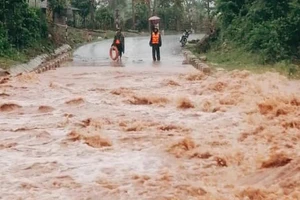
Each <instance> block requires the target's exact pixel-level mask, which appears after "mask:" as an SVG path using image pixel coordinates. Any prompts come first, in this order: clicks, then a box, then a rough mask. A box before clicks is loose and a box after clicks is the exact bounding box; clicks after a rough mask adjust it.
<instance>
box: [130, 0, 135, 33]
mask: <svg viewBox="0 0 300 200" xmlns="http://www.w3.org/2000/svg"><path fill="white" fill-rule="evenodd" d="M131 2H132V29H133V30H135V0H132V1H131Z"/></svg>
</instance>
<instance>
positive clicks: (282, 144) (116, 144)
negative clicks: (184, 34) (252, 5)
mask: <svg viewBox="0 0 300 200" xmlns="http://www.w3.org/2000/svg"><path fill="white" fill-rule="evenodd" d="M178 38H179V36H164V37H163V48H162V53H161V54H162V61H161V62H160V63H153V62H152V58H151V49H150V47H149V45H148V41H149V39H148V38H126V52H125V53H126V54H125V57H124V59H123V61H122V63H114V62H111V61H110V60H109V59H108V48H109V46H110V44H111V40H110V41H109V40H107V41H103V42H97V43H92V44H88V45H85V46H82V47H80V48H79V49H78V50H77V51H76V52H75V54H74V60H73V62H71V63H68V66H66V67H63V68H59V69H57V70H53V71H48V72H45V73H43V74H38V75H37V74H24V75H21V76H18V77H15V78H11V79H10V80H8V81H7V82H5V81H3V82H2V83H1V84H0V181H1V182H0V185H1V187H0V199H7V200H17V199H26V200H27V199H28V200H29V199H37V200H40V199H43V200H44V199H45V200H50V199H54V200H66V199H71V200H73V199H74V200H246V199H247V200H249V199H250V200H275V199H276V200H281V199H282V200H287V199H288V200H296V199H297V200H298V199H300V187H299V185H300V182H299V180H300V173H299V163H300V158H299V157H300V155H299V154H300V153H299V152H300V145H299V141H300V122H299V119H300V112H299V111H300V109H299V107H300V97H299V92H300V84H299V81H289V80H287V79H286V78H284V77H282V76H280V75H278V74H275V73H267V74H262V75H252V74H250V73H249V72H246V71H241V72H240V71H233V72H230V73H229V72H219V73H216V74H214V75H212V76H206V75H204V74H202V73H200V72H197V71H196V70H195V69H194V68H192V67H191V66H190V65H182V64H181V63H182V60H183V57H182V56H181V54H180V47H179V43H178Z"/></svg>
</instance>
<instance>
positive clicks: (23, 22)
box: [0, 0, 47, 55]
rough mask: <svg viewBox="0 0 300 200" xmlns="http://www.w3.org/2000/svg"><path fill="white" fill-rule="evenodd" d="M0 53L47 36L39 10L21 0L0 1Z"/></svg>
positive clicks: (2, 53)
mask: <svg viewBox="0 0 300 200" xmlns="http://www.w3.org/2000/svg"><path fill="white" fill-rule="evenodd" d="M0 8H1V11H2V12H0V21H1V22H0V55H5V54H7V53H8V52H9V49H10V48H17V49H22V48H26V47H29V46H31V45H32V44H33V43H35V42H36V41H39V40H41V39H42V38H44V37H46V36H47V25H46V20H45V18H44V17H43V15H42V13H41V11H40V10H37V9H33V8H29V7H28V4H27V3H26V2H25V1H23V0H14V1H0Z"/></svg>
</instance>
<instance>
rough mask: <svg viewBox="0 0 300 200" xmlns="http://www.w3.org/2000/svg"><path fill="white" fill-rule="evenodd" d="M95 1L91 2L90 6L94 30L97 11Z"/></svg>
mask: <svg viewBox="0 0 300 200" xmlns="http://www.w3.org/2000/svg"><path fill="white" fill-rule="evenodd" d="M94 1H95V0H91V4H90V11H91V22H92V29H95V9H94Z"/></svg>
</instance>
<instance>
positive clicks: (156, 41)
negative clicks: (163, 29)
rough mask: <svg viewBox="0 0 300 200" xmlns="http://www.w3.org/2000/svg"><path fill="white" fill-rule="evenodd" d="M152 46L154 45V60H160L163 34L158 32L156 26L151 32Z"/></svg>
mask: <svg viewBox="0 0 300 200" xmlns="http://www.w3.org/2000/svg"><path fill="white" fill-rule="evenodd" d="M149 45H150V47H152V58H153V61H156V60H157V61H160V47H161V45H162V41H161V35H160V33H159V32H158V28H157V27H154V28H153V31H152V33H151V37H150V41H149Z"/></svg>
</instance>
